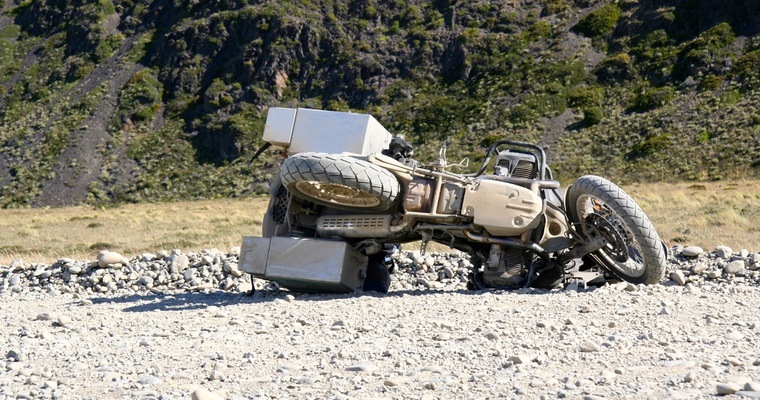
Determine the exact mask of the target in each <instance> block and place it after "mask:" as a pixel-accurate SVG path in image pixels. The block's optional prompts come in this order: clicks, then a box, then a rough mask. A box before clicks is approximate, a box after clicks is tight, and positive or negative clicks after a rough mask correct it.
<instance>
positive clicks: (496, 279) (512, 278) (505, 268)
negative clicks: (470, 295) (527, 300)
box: [483, 245, 527, 288]
mask: <svg viewBox="0 0 760 400" xmlns="http://www.w3.org/2000/svg"><path fill="white" fill-rule="evenodd" d="M483 267H484V268H483V280H484V281H485V282H486V283H487V284H488V285H489V286H492V287H509V288H515V287H519V286H522V285H523V284H524V283H525V279H526V277H527V271H526V270H525V268H524V263H523V255H522V251H521V250H519V249H515V248H505V247H503V246H499V245H492V246H491V251H490V252H489V254H488V259H487V260H486V262H485V264H484V266H483Z"/></svg>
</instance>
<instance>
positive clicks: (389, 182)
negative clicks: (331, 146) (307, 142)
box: [280, 153, 400, 211]
mask: <svg viewBox="0 0 760 400" xmlns="http://www.w3.org/2000/svg"><path fill="white" fill-rule="evenodd" d="M280 178H281V179H282V184H283V185H284V186H285V187H286V188H287V189H288V191H290V192H291V193H293V194H294V195H295V196H298V197H301V198H303V199H307V200H309V201H311V202H314V203H317V204H320V205H323V206H327V207H333V208H339V209H343V210H350V211H383V210H386V209H388V208H390V207H391V206H392V205H393V204H394V203H395V202H396V199H397V197H398V194H399V191H400V185H399V182H398V179H396V177H395V176H394V175H393V174H392V173H391V172H390V171H388V170H386V169H383V168H380V167H378V166H376V165H374V164H371V163H369V162H366V161H363V160H359V159H356V158H353V157H348V156H342V155H336V154H327V153H298V154H295V155H293V156H291V157H288V159H286V160H285V162H283V164H282V167H281V170H280Z"/></svg>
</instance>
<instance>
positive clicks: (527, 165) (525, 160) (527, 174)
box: [494, 150, 538, 179]
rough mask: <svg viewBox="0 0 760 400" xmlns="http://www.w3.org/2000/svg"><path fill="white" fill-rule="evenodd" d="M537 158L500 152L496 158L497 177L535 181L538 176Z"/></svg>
mask: <svg viewBox="0 0 760 400" xmlns="http://www.w3.org/2000/svg"><path fill="white" fill-rule="evenodd" d="M536 164H537V163H536V156H534V155H533V154H530V153H520V152H515V151H510V150H504V151H501V152H499V155H498V156H497V157H496V170H495V171H494V174H495V175H499V176H510V177H514V178H525V179H535V178H536V175H537V174H538V168H537V167H536Z"/></svg>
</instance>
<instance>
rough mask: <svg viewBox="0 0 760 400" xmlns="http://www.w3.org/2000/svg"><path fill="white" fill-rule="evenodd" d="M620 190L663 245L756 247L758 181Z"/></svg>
mask: <svg viewBox="0 0 760 400" xmlns="http://www.w3.org/2000/svg"><path fill="white" fill-rule="evenodd" d="M624 189H625V190H626V191H627V192H628V193H629V194H630V195H631V196H632V197H633V198H634V200H636V203H637V204H639V205H640V206H641V208H642V209H644V212H646V213H647V215H648V216H649V219H651V220H652V222H653V223H654V226H655V228H656V229H657V232H658V233H659V234H660V237H661V238H662V240H664V241H665V242H667V243H668V244H669V245H673V244H683V245H697V246H700V247H702V248H704V249H705V250H713V249H714V248H715V246H717V245H726V246H730V247H731V248H733V249H734V250H735V251H738V250H739V249H747V250H750V251H760V181H739V182H736V181H734V182H699V183H692V182H688V183H674V184H665V183H658V184H640V185H630V186H627V187H625V188H624Z"/></svg>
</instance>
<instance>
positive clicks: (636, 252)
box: [576, 195, 646, 278]
mask: <svg viewBox="0 0 760 400" xmlns="http://www.w3.org/2000/svg"><path fill="white" fill-rule="evenodd" d="M576 210H578V218H579V220H580V221H584V222H593V223H589V224H584V225H582V227H581V229H582V230H583V232H584V233H585V232H586V231H587V229H590V226H595V227H597V228H599V227H603V228H605V229H607V230H608V231H607V234H604V236H605V238H606V239H608V240H607V241H608V242H609V243H608V244H607V246H605V247H602V248H601V249H599V251H597V252H595V253H594V255H595V256H597V257H599V258H600V260H599V261H601V262H602V263H603V264H604V265H606V266H608V267H610V268H613V269H615V270H617V271H618V272H620V273H623V274H625V275H627V276H629V277H632V278H638V277H641V276H643V275H644V274H645V273H646V266H645V264H644V256H643V254H644V252H643V251H642V247H641V245H640V244H639V242H638V241H637V240H636V236H635V235H634V234H633V233H632V232H631V230H630V229H629V228H628V225H627V224H626V223H625V221H624V220H623V218H622V217H621V216H620V215H619V214H618V213H616V212H615V211H614V210H613V209H612V208H611V207H609V206H608V205H607V204H606V203H605V202H604V200H602V199H599V198H598V197H595V196H591V195H581V196H579V197H578V201H577V202H576ZM602 221H603V222H602ZM610 228H611V229H614V231H610V230H609V229H610Z"/></svg>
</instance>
